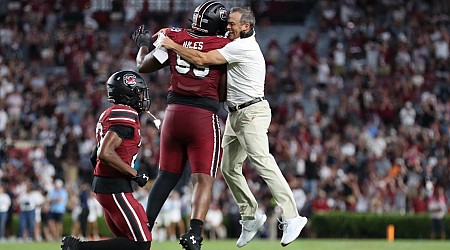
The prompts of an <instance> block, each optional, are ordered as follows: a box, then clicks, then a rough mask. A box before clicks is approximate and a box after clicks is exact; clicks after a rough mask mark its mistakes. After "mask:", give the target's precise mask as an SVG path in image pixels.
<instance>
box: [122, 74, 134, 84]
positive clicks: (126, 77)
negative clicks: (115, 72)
mask: <svg viewBox="0 0 450 250" xmlns="http://www.w3.org/2000/svg"><path fill="white" fill-rule="evenodd" d="M123 83H125V85H127V86H134V85H136V76H135V75H132V74H126V75H124V76H123Z"/></svg>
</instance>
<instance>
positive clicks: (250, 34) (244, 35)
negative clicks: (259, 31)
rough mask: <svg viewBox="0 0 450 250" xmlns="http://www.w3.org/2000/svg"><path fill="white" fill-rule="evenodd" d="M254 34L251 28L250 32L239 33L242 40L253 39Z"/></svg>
mask: <svg viewBox="0 0 450 250" xmlns="http://www.w3.org/2000/svg"><path fill="white" fill-rule="evenodd" d="M254 33H255V30H254V29H253V28H251V29H250V30H249V31H241V33H239V37H240V38H247V37H251V36H253V34H254Z"/></svg>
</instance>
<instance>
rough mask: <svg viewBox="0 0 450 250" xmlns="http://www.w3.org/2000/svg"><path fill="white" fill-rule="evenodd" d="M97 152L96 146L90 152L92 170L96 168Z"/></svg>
mask: <svg viewBox="0 0 450 250" xmlns="http://www.w3.org/2000/svg"><path fill="white" fill-rule="evenodd" d="M97 150H98V146H95V148H94V150H92V153H91V157H89V160H90V161H91V163H92V167H93V168H95V166H97Z"/></svg>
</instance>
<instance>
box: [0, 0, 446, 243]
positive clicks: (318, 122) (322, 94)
mask: <svg viewBox="0 0 450 250" xmlns="http://www.w3.org/2000/svg"><path fill="white" fill-rule="evenodd" d="M148 2H150V3H151V2H156V3H158V2H164V1H111V2H109V1H95V0H91V1H88V0H77V1H65V0H51V1H42V0H30V1H20V0H15V1H14V0H10V1H1V3H0V19H1V22H0V163H1V168H0V178H1V188H0V226H2V225H5V223H6V229H4V230H0V234H1V235H0V238H1V239H0V240H3V239H4V237H8V236H16V237H18V238H19V239H23V240H26V239H35V240H39V239H41V238H40V237H43V236H44V239H45V240H52V239H57V240H59V238H58V237H59V236H61V234H62V231H61V228H58V226H57V225H54V224H55V223H56V224H58V223H57V222H52V221H48V220H47V219H46V216H45V215H46V213H48V212H50V209H51V207H52V206H54V205H55V201H54V200H52V199H50V197H51V195H50V194H51V193H53V192H55V190H58V189H59V188H63V189H64V190H65V191H66V192H67V199H66V203H65V205H64V209H63V210H59V211H58V212H60V213H72V212H74V211H78V212H79V214H81V213H82V209H80V208H82V207H83V206H87V200H88V198H86V195H83V197H85V198H86V199H85V198H81V197H82V195H81V194H82V191H83V188H81V187H84V188H85V189H86V188H88V187H86V185H88V184H90V182H91V179H92V166H91V163H90V161H89V155H90V153H91V151H92V149H93V148H94V146H95V134H94V131H95V126H96V122H97V118H98V116H99V114H100V112H101V111H102V110H103V109H104V108H105V107H107V106H108V105H109V103H108V102H107V100H106V98H105V96H106V93H105V90H106V89H105V86H104V84H103V83H104V82H105V80H106V79H107V78H108V77H109V75H111V74H112V73H113V72H115V71H118V70H136V64H135V56H136V53H137V47H136V45H135V44H134V43H133V41H132V40H131V39H130V35H131V33H132V31H133V30H134V29H135V28H136V27H137V26H138V25H140V24H145V25H146V26H147V27H149V28H150V29H151V32H157V31H158V30H159V29H160V28H162V27H170V26H178V27H189V21H188V18H190V15H191V14H192V13H191V11H192V10H188V11H184V12H183V11H181V12H177V13H171V15H167V13H164V12H162V13H160V12H152V11H149V9H148V7H149V5H148ZM175 2H178V1H175ZM187 2H189V1H187ZM193 2H196V1H193ZM250 2H251V4H252V6H253V7H255V9H254V10H255V12H257V13H256V14H257V16H261V15H263V11H264V8H263V7H264V6H263V5H264V4H263V2H264V1H250ZM102 3H103V4H102ZM139 3H140V5H139ZM449 5H450V3H449V2H448V1H438V0H432V1H425V0H410V1H407V0H403V1H390V0H382V1H368V0H338V1H334V0H321V1H317V4H316V5H315V6H314V8H313V9H311V11H310V14H309V20H310V22H309V26H308V27H306V28H307V32H306V33H305V34H298V35H295V34H296V31H295V30H293V31H292V32H293V34H294V35H293V37H292V38H291V40H290V41H289V42H288V44H289V46H287V47H282V46H281V45H280V41H278V40H277V36H276V34H275V35H274V36H273V37H270V38H268V39H269V40H270V42H269V43H268V44H267V47H263V48H262V50H263V52H264V54H265V58H266V62H267V75H266V90H265V92H266V98H267V99H268V100H269V102H270V104H271V108H272V111H273V117H272V124H271V126H270V129H269V131H268V135H269V140H270V147H271V152H272V154H273V155H274V157H275V159H276V160H277V162H278V164H279V166H280V168H281V170H282V172H283V173H284V175H285V177H286V178H287V180H288V181H289V184H290V185H291V187H292V189H293V191H294V195H295V197H296V200H297V205H298V210H299V211H300V214H302V215H304V216H308V217H309V216H311V215H313V214H315V213H324V212H327V211H347V212H371V213H380V214H383V213H399V214H405V213H414V214H415V213H427V212H428V201H429V200H430V197H432V195H433V193H435V190H438V189H442V190H443V192H440V193H441V194H442V197H441V198H439V200H443V202H444V203H445V204H446V206H447V208H448V207H450V203H449V202H450V199H448V198H449V197H450V163H449V155H450V150H449V149H450V140H449V135H450V134H449V132H450V101H449V100H450V58H449V54H450V19H449V14H448V13H450V11H449V10H450V6H449ZM150 6H152V5H150ZM153 6H154V5H153ZM190 6H195V4H193V5H190ZM227 7H231V6H227ZM150 10H151V8H150ZM270 25H271V23H270V20H267V19H265V20H264V22H263V23H262V24H260V25H258V20H257V27H256V31H257V39H258V34H259V33H258V30H263V29H265V27H268V26H270ZM293 27H295V26H293ZM266 39H267V38H266ZM318 44H321V46H317V45H318ZM145 77H146V79H147V81H148V83H149V87H150V90H151V94H152V107H151V111H152V113H154V114H155V115H156V116H157V117H159V118H161V119H164V108H165V105H166V92H167V89H168V82H169V77H170V72H169V71H168V69H164V70H161V71H159V72H157V73H153V74H148V75H145ZM220 117H221V118H222V125H223V124H224V123H223V122H224V120H225V119H226V109H225V108H223V109H221V110H220ZM147 120H148V117H146V116H145V115H144V116H143V117H142V123H143V128H142V131H141V135H142V137H143V144H142V148H141V153H140V159H139V161H138V165H137V166H136V167H139V168H140V169H143V170H144V171H145V172H147V173H148V174H150V175H151V176H152V177H153V178H155V177H156V174H157V171H158V157H159V131H158V130H157V129H156V128H155V127H154V126H153V125H152V123H151V122H148V121H147ZM222 128H223V126H222ZM243 169H244V171H245V174H246V177H247V179H248V182H249V184H250V187H251V188H252V189H253V190H252V191H254V192H253V193H254V194H255V195H256V196H257V197H256V198H257V199H258V200H259V201H260V204H262V205H261V207H260V209H262V210H264V211H265V212H266V213H267V214H268V215H270V218H269V223H267V228H266V229H265V230H263V233H262V235H261V236H262V237H268V238H274V237H277V233H278V232H277V228H276V226H277V218H278V217H279V215H280V208H278V207H277V206H276V205H275V204H274V201H273V200H272V197H271V195H270V192H269V190H268V189H267V186H266V185H265V184H264V182H263V181H262V179H261V178H260V177H259V176H258V175H257V174H256V173H255V172H254V170H253V168H252V166H251V164H250V163H248V162H246V163H245V167H244V168H243ZM187 176H188V175H187ZM58 183H59V184H58ZM61 183H63V184H62V187H60V185H61ZM149 188H151V185H148V186H147V187H146V188H145V189H139V188H138V189H137V191H136V195H137V196H138V197H140V199H141V200H142V202H143V203H144V204H146V200H145V199H146V196H147V193H148V189H149ZM4 194H7V195H4ZM7 197H9V200H10V204H11V205H10V206H9V205H8V206H6V204H8V203H7V200H8V198H7ZM89 197H90V195H89ZM189 199H190V185H189V180H188V178H185V179H184V180H183V182H182V183H180V185H179V187H178V188H177V191H176V192H175V193H174V194H173V195H171V199H170V200H169V202H167V203H168V205H167V210H170V209H169V208H172V209H174V210H176V211H178V212H179V213H180V214H181V216H180V217H181V218H182V217H183V216H184V215H188V214H189V209H190V208H189V207H188V206H187V205H186V204H189V202H186V201H189ZM172 200H173V202H172ZM59 201H60V200H59ZM82 201H83V202H82ZM94 205H95V204H94ZM94 205H92V206H94ZM60 206H61V205H60ZM144 207H146V206H145V205H144ZM90 210H92V211H97V210H98V209H95V208H92V209H90ZM27 211H39V212H38V213H36V214H39V215H38V216H35V218H34V219H33V220H34V221H35V222H36V223H41V222H42V223H43V224H46V225H47V224H48V226H49V227H48V228H47V227H44V226H41V225H40V224H38V225H39V226H37V227H34V226H33V227H32V226H29V225H28V224H29V223H32V219H30V218H29V217H28V216H27V215H25V214H23V215H22V213H24V212H27ZM163 211H165V210H164V209H163ZM178 212H177V213H178ZM210 212H211V214H213V215H212V216H209V218H210V219H209V221H207V222H206V223H207V224H206V227H207V229H208V233H210V234H209V235H210V237H222V238H223V237H227V233H228V236H229V237H237V235H234V234H238V232H239V228H240V225H239V223H238V220H239V219H240V215H239V214H238V209H237V207H236V205H235V204H234V202H233V199H232V197H231V195H230V193H229V191H228V189H227V188H226V184H225V183H224V181H223V179H222V177H221V176H220V175H219V176H218V178H217V181H216V183H215V186H214V192H213V201H212V203H211V210H210ZM14 213H16V214H18V215H20V216H19V217H20V220H21V222H20V223H19V224H20V229H19V232H13V231H12V228H11V215H12V214H14ZM41 215H42V216H41ZM97 215H98V216H101V213H98V212H97ZM97 215H96V216H97ZM30 216H31V215H30ZM79 217H80V216H79V215H78V214H75V215H73V219H74V221H76V220H78V218H79ZM81 217H82V216H81ZM171 217H175V218H178V215H177V216H173V215H171V216H169V218H171ZM224 217H227V225H228V228H226V229H225V228H223V224H224V222H223V220H224ZM22 218H23V219H22ZM95 218H96V217H95ZM164 220H165V219H164V218H163V216H161V221H162V222H161V223H160V225H163V226H165V228H167V229H168V230H166V231H165V233H161V235H162V236H160V237H159V238H158V237H156V238H157V239H165V238H168V239H171V238H173V232H174V231H177V230H178V231H180V230H184V229H183V226H184V225H182V224H180V223H178V222H173V221H171V220H169V222H167V223H165V222H164ZM22 223H23V224H22ZM166 224H167V225H166ZM33 225H34V224H33ZM83 225H84V224H83ZM2 228H4V226H2V227H0V229H2ZM32 228H39V229H42V230H43V229H45V230H44V231H46V230H49V231H48V232H46V233H42V232H41V231H38V233H36V230H34V229H32ZM93 228H95V226H93ZM82 229H83V228H82ZM5 230H6V232H5ZM74 230H78V229H76V228H75V229H74ZM81 231H82V230H81ZM306 231H307V230H306ZM35 233H36V235H37V236H34V234H35ZM81 233H82V234H83V235H84V236H85V237H89V235H87V233H85V232H81ZM72 234H73V235H74V233H72ZM90 235H91V237H94V236H95V237H97V236H98V235H96V233H95V230H94V233H93V234H90ZM158 235H159V234H158Z"/></svg>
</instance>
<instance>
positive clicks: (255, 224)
mask: <svg viewBox="0 0 450 250" xmlns="http://www.w3.org/2000/svg"><path fill="white" fill-rule="evenodd" d="M266 220H267V216H266V215H265V214H256V215H255V219H254V220H240V221H239V223H241V225H242V231H241V236H239V239H238V240H237V242H236V246H238V247H243V246H245V245H247V243H248V242H250V241H251V240H252V239H253V237H255V235H256V233H257V232H258V230H259V229H260V228H261V227H262V226H263V225H264V222H266Z"/></svg>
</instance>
